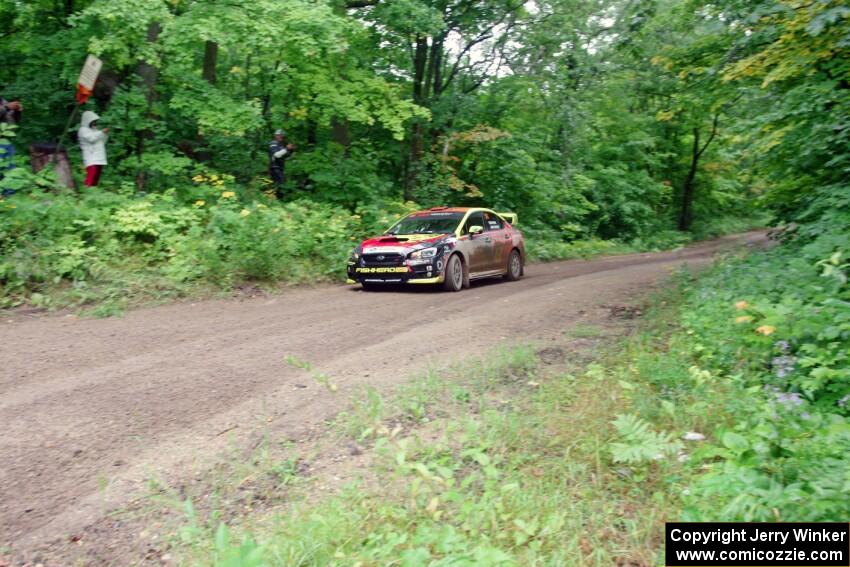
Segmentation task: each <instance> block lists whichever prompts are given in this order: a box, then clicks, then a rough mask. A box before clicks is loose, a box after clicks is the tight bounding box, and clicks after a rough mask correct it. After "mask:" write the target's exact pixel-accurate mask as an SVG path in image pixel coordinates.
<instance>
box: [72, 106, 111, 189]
mask: <svg viewBox="0 0 850 567" xmlns="http://www.w3.org/2000/svg"><path fill="white" fill-rule="evenodd" d="M99 119H100V116H98V115H97V114H95V113H94V112H92V111H91V110H86V111H85V112H83V117H82V119H81V120H80V129H79V130H77V139H78V140H79V142H80V149H81V150H82V151H83V163H84V164H85V166H86V183H85V184H86V187H95V186H97V184H98V182H100V173H101V172H102V171H103V166H104V165H106V140H108V139H109V128H104V129H103V130H101V129H99V128H97V127H96V126H97V121H98V120H99Z"/></svg>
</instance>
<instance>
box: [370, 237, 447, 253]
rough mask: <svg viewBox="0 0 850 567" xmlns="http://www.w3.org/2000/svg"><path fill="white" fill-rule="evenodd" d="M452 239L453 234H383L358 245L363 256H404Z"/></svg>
mask: <svg viewBox="0 0 850 567" xmlns="http://www.w3.org/2000/svg"><path fill="white" fill-rule="evenodd" d="M450 238H454V234H385V235H383V236H376V237H374V238H367V239H366V240H364V241H363V243H362V244H361V245H360V247H361V249H362V251H363V253H364V254H370V253H377V252H388V253H398V254H406V253H408V252H411V251H413V250H419V249H420V248H428V247H430V246H434V245H436V244H442V243H443V242H444V241H446V240H448V239H450Z"/></svg>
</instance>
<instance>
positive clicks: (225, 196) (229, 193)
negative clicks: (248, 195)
mask: <svg viewBox="0 0 850 567" xmlns="http://www.w3.org/2000/svg"><path fill="white" fill-rule="evenodd" d="M235 196H236V193H234V192H233V191H224V192H223V193H222V194H221V198H222V199H232V198H233V197H235Z"/></svg>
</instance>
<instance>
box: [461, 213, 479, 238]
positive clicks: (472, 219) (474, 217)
mask: <svg viewBox="0 0 850 567" xmlns="http://www.w3.org/2000/svg"><path fill="white" fill-rule="evenodd" d="M472 226H484V215H483V214H481V211H478V212H475V213H472V214H471V215H469V218H468V219H466V224H465V225H464V226H463V233H464V234H469V228H470V227H472Z"/></svg>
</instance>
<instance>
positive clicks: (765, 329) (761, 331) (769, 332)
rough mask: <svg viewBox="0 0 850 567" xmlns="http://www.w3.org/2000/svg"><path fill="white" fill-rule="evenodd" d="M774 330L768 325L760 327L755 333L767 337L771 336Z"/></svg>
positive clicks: (774, 328)
mask: <svg viewBox="0 0 850 567" xmlns="http://www.w3.org/2000/svg"><path fill="white" fill-rule="evenodd" d="M775 330H776V327H771V326H770V325H762V326H761V327H759V328H757V329H756V333H759V334H761V335H764V336H767V335H772V334H773V332H774V331H775Z"/></svg>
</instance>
